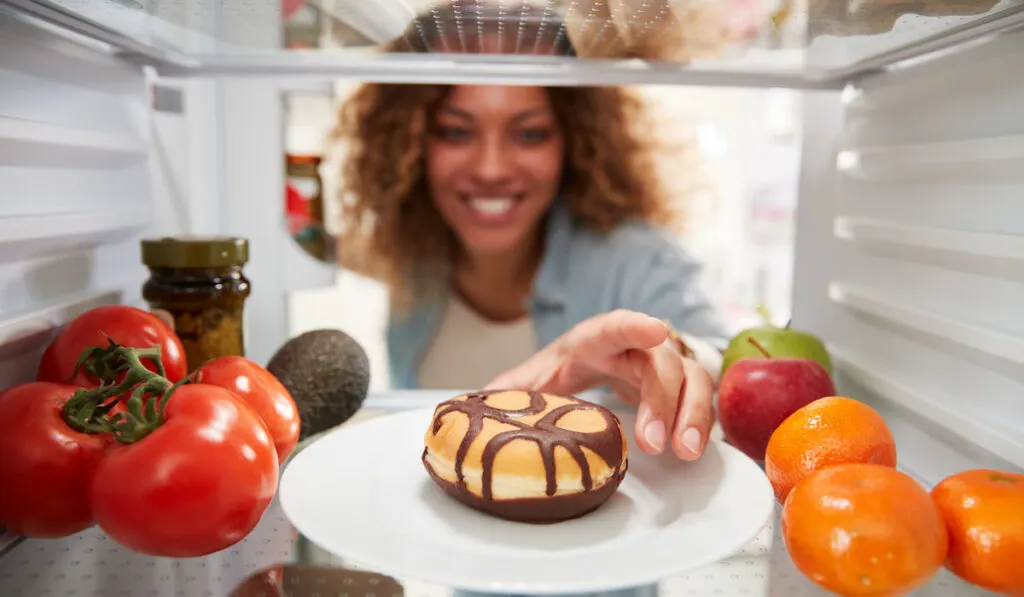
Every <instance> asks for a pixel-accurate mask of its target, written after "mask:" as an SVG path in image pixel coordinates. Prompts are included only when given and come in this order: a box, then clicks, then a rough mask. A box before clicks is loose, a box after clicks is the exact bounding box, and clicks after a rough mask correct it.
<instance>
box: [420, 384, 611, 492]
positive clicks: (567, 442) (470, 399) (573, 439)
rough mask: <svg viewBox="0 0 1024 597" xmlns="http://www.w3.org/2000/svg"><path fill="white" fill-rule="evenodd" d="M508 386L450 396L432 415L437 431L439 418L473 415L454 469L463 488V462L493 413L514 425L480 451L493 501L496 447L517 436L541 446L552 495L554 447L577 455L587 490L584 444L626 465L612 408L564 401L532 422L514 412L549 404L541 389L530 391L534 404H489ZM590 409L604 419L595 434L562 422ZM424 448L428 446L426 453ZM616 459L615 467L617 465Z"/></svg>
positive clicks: (540, 409) (536, 409)
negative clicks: (507, 407) (503, 406)
mask: <svg viewBox="0 0 1024 597" xmlns="http://www.w3.org/2000/svg"><path fill="white" fill-rule="evenodd" d="M504 391H508V390H490V391H485V392H475V393H473V394H469V395H467V396H466V398H465V399H464V400H449V401H447V402H444V403H442V404H441V405H439V407H438V412H437V414H436V415H435V418H434V428H433V433H435V434H436V433H437V432H438V430H440V428H441V419H442V418H443V417H444V416H445V415H447V414H449V413H452V412H461V413H462V414H465V415H466V417H467V418H468V419H469V428H468V429H467V430H466V434H465V435H464V436H463V437H462V441H461V442H460V443H459V449H458V451H457V452H456V456H455V474H456V477H457V479H458V486H459V488H460V490H461V491H463V492H467V493H468V492H469V490H468V488H467V487H466V483H465V478H464V476H463V472H462V471H463V464H464V462H465V458H466V454H467V453H468V452H469V447H470V446H471V445H472V443H473V441H474V440H476V438H477V437H478V436H479V435H480V432H481V431H482V430H483V422H484V419H485V418H491V419H493V420H496V421H498V422H501V423H504V424H507V425H511V426H513V427H515V428H516V429H512V430H509V431H504V432H501V433H499V434H497V435H495V436H494V437H493V438H491V439H490V441H488V442H487V444H486V445H485V446H484V451H483V454H482V455H481V465H482V469H483V470H482V471H481V472H482V474H483V479H482V488H481V489H482V492H481V493H482V497H483V498H484V499H485V500H490V499H491V497H492V478H493V471H494V459H495V458H496V457H497V454H498V451H499V450H500V449H501V448H502V447H503V446H504V445H506V444H507V443H508V442H510V441H512V440H514V439H525V440H528V441H532V442H534V443H536V444H537V447H538V448H539V449H540V452H541V458H542V460H543V462H544V469H545V477H546V479H545V481H546V493H547V495H548V496H552V495H554V494H555V491H556V490H557V471H556V469H555V457H554V450H555V447H556V446H562V447H563V448H565V449H566V450H567V451H568V452H569V453H570V454H571V455H572V457H573V458H574V459H575V460H576V462H577V464H578V465H579V467H580V471H581V481H582V484H583V488H584V491H591V490H592V489H593V478H592V477H591V474H590V465H589V463H588V462H587V458H586V454H584V453H583V448H584V447H586V448H588V449H590V450H592V451H593V452H595V453H596V454H597V455H598V456H600V457H601V458H602V459H603V460H604V461H605V462H606V463H607V464H608V466H610V467H612V468H615V469H617V468H619V467H621V466H622V464H623V463H622V456H623V454H622V438H621V436H620V435H619V433H618V421H617V420H616V419H615V415H613V414H612V413H611V411H609V410H608V409H606V408H604V407H602V406H599V405H596V404H589V403H585V402H576V403H573V404H566V405H563V406H559V407H557V408H555V409H552V411H551V412H549V413H547V414H546V415H544V417H542V418H541V419H540V420H539V421H537V423H536V424H535V425H534V426H529V425H526V424H525V423H522V422H521V421H518V420H516V419H514V418H512V417H513V415H518V416H522V415H531V414H539V413H541V412H543V411H544V409H545V408H547V406H548V403H547V400H546V399H545V398H544V396H543V394H541V393H540V392H528V394H529V396H530V405H529V406H527V407H526V408H523V409H519V410H502V409H498V408H495V407H492V406H489V405H487V404H486V402H485V401H486V399H487V397H488V396H490V395H491V394H495V393H499V392H504ZM583 410H591V411H596V412H598V413H599V414H600V415H601V416H602V418H603V419H604V421H605V428H604V429H602V430H601V431H597V432H593V433H582V432H577V431H571V430H568V429H563V428H561V427H558V426H557V424H558V421H559V420H560V419H561V418H562V417H563V416H565V415H567V414H569V413H570V412H574V411H583ZM425 455H426V452H425V451H424V456H425ZM613 463H614V464H615V466H613Z"/></svg>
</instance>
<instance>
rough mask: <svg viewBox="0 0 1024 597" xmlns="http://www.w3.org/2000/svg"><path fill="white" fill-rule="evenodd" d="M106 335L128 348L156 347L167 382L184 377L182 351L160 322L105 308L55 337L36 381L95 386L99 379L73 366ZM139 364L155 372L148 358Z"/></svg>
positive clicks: (135, 312)
mask: <svg viewBox="0 0 1024 597" xmlns="http://www.w3.org/2000/svg"><path fill="white" fill-rule="evenodd" d="M108 336H109V337H110V338H111V339H113V340H114V342H117V343H118V344H120V345H121V346H127V347H130V348H152V347H154V346H159V347H160V351H161V353H160V360H161V362H162V363H163V365H164V369H165V370H166V373H167V375H166V377H167V379H169V380H171V381H172V382H176V381H178V380H180V379H182V378H183V377H185V376H186V375H188V363H187V362H186V360H185V348H184V347H183V346H182V345H181V340H179V339H178V336H177V334H175V333H174V331H173V330H171V328H170V327H169V326H168V325H167V324H166V323H164V321H163V320H162V319H160V318H159V317H157V316H156V315H153V314H152V313H149V312H148V311H143V310H142V309H137V308H135V307H131V306H128V305H107V306H103V307H96V308H95V309H91V310H89V311H86V312H85V313H82V314H81V315H79V316H78V317H76V318H75V319H73V320H72V321H71V323H69V324H68V325H67V326H66V327H65V328H64V329H63V330H61V331H60V333H58V334H57V337H56V338H54V340H53V342H52V343H51V344H50V346H49V347H48V348H47V349H46V352H45V353H44V354H43V359H42V361H41V362H40V363H39V371H38V372H37V374H36V379H38V380H39V381H52V382H55V383H67V384H71V385H77V386H82V387H95V386H97V385H99V380H97V379H96V378H94V377H93V376H92V375H89V374H88V373H86V372H85V371H82V370H79V371H78V372H77V373H75V365H76V364H77V363H78V359H80V358H81V357H82V353H83V352H85V350H86V349H87V348H89V347H93V346H99V347H103V346H107V344H108V341H107V337H108ZM143 363H144V364H145V365H146V368H147V369H149V370H151V371H156V366H155V365H154V364H153V362H152V361H151V360H150V359H143Z"/></svg>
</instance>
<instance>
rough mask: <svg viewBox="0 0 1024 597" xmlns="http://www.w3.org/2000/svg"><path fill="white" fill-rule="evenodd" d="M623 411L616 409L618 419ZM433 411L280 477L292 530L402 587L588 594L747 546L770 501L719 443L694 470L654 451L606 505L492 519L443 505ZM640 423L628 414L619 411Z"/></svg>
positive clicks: (313, 454) (328, 442)
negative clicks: (528, 518) (537, 518)
mask: <svg viewBox="0 0 1024 597" xmlns="http://www.w3.org/2000/svg"><path fill="white" fill-rule="evenodd" d="M617 414H618V413H617ZM432 415H433V409H432V408H428V409H422V410H415V411H407V412H401V413H398V414H394V415H388V416H384V417H381V418H378V419H373V420H370V421H366V422H363V423H359V424H358V425H354V426H352V427H341V428H339V429H338V430H337V431H334V432H331V433H329V434H327V435H325V436H324V437H323V438H322V439H319V440H317V441H315V442H313V443H312V444H311V445H310V446H309V447H307V448H305V449H304V450H303V451H302V452H300V453H299V454H298V455H297V456H296V457H295V458H294V460H292V461H291V462H290V463H289V464H288V465H287V468H286V469H285V471H284V475H283V477H282V480H281V487H280V501H281V506H282V507H283V509H284V512H285V514H286V515H287V516H288V518H289V519H290V520H291V521H292V523H293V524H294V525H295V527H296V528H297V529H298V530H299V531H300V532H301V533H302V534H304V535H305V536H306V537H307V538H309V539H310V540H311V541H313V542H314V543H316V544H317V545H319V546H320V547H322V548H324V549H325V550H327V551H329V552H331V553H333V554H334V555H336V556H338V557H340V558H342V559H344V560H345V561H346V562H348V563H352V564H356V565H359V566H363V567H365V568H368V569H371V570H374V571H377V572H379V573H382V574H387V575H390V576H393V577H395V578H399V579H402V580H418V581H423V582H433V583H437V584H442V585H447V586H451V587H455V588H458V589H466V590H474V591H482V592H494V593H498V592H501V593H506V592H514V593H528V594H534V595H539V594H553V593H581V592H590V591H608V590H615V589H622V588H627V587H635V586H641V585H644V584H648V583H654V582H658V581H660V580H662V579H664V578H666V577H669V576H672V575H675V574H679V573H682V572H684V571H687V570H691V569H693V568H697V567H700V566H704V565H708V564H711V563H714V562H716V561H718V560H721V559H723V558H726V557H728V556H730V555H732V554H734V553H735V552H737V551H739V550H740V549H741V548H742V547H743V546H744V545H745V544H746V543H747V542H749V541H750V540H751V539H753V538H754V537H755V536H756V535H757V533H758V532H759V531H760V530H761V529H762V528H763V527H764V526H765V525H766V524H767V523H768V521H769V519H770V517H771V515H772V512H773V509H774V507H775V497H774V495H773V494H772V490H771V486H770V484H769V483H768V480H767V478H766V477H765V475H764V473H763V472H762V471H761V469H760V468H759V467H758V466H757V464H755V463H754V462H753V461H752V460H750V459H749V458H747V457H746V456H744V455H743V454H741V453H740V452H739V451H737V450H736V449H735V448H733V447H731V446H728V445H726V444H723V443H720V442H715V441H712V442H711V443H709V445H708V447H707V449H706V451H705V453H704V455H703V456H702V457H701V458H700V459H699V460H698V461H697V462H695V463H685V462H682V461H679V460H678V459H676V458H675V457H674V456H672V455H671V454H667V455H662V456H658V457H652V456H648V455H647V454H644V453H643V452H641V451H640V449H639V448H637V446H636V443H634V442H633V440H632V434H631V433H630V434H629V435H630V441H629V472H628V473H627V475H626V478H625V480H624V481H623V482H622V484H621V485H620V486H619V491H618V492H617V493H616V494H615V495H613V496H612V497H611V498H610V499H609V500H608V501H607V502H606V503H605V504H604V505H603V506H602V507H601V508H599V509H598V510H596V511H594V512H592V513H590V514H588V515H587V516H584V517H582V518H579V519H576V520H571V521H567V522H562V523H558V524H554V525H529V524H521V523H514V522H508V521H504V520H499V519H496V518H492V517H490V516H487V515H485V514H482V513H480V512H477V511H475V510H472V509H470V508H468V507H466V506H463V505H462V504H461V503H459V502H457V501H455V500H454V499H452V498H450V497H448V495H447V494H445V493H444V492H443V491H441V489H440V488H439V487H437V486H436V485H435V484H434V482H433V481H432V480H431V479H430V477H429V476H428V475H427V472H426V470H425V469H424V468H423V464H422V463H421V462H420V456H421V454H422V452H423V436H424V433H425V432H426V430H427V429H428V426H429V425H430V420H431V417H432ZM619 417H620V419H621V421H622V424H623V427H624V428H625V429H627V430H631V429H632V428H633V418H632V415H628V414H627V415H623V414H619Z"/></svg>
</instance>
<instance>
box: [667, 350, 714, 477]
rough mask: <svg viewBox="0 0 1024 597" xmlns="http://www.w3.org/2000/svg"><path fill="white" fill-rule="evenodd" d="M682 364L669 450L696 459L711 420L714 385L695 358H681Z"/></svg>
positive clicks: (705, 438) (699, 453) (704, 442)
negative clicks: (676, 408)
mask: <svg viewBox="0 0 1024 597" xmlns="http://www.w3.org/2000/svg"><path fill="white" fill-rule="evenodd" d="M683 366H684V369H685V375H686V378H685V379H686V381H685V383H684V386H683V388H682V393H681V396H680V398H681V400H682V406H681V407H680V409H679V415H678V418H677V420H676V424H675V431H674V432H673V434H672V451H673V452H675V453H676V456H678V457H679V458H681V459H683V460H696V459H697V458H699V457H700V455H701V453H702V452H703V451H704V446H705V445H707V441H708V436H709V435H710V433H711V426H712V425H714V423H715V407H714V404H713V399H714V392H715V387H714V382H713V381H712V379H711V375H710V374H709V373H708V372H707V371H705V370H704V368H703V367H701V366H700V365H699V364H698V363H697V362H695V361H692V360H690V359H685V360H683Z"/></svg>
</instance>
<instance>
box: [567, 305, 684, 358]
mask: <svg viewBox="0 0 1024 597" xmlns="http://www.w3.org/2000/svg"><path fill="white" fill-rule="evenodd" d="M667 338H668V328H667V327H666V326H665V323H664V322H662V321H661V320H659V319H655V318H654V317H651V316H650V315H645V314H643V313H638V312H636V311H628V310H625V309H618V310H615V311H611V312H609V313H604V314H602V315H597V316H595V317H591V318H590V319H586V320H584V321H583V322H581V323H579V324H578V325H576V326H575V327H574V328H573V329H572V330H570V331H569V332H568V334H567V335H566V338H565V340H566V341H565V350H566V353H567V354H568V355H570V356H571V357H572V358H573V359H577V360H582V361H587V360H596V359H599V358H601V357H608V356H613V355H617V354H619V353H623V352H626V351H627V350H634V349H640V350H643V349H648V348H654V347H655V346H658V345H659V344H661V343H662V342H664V341H665V340H666V339H667Z"/></svg>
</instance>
